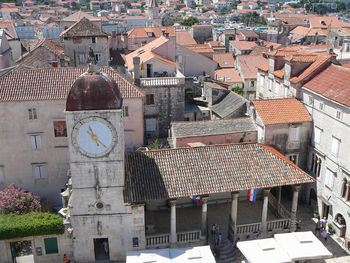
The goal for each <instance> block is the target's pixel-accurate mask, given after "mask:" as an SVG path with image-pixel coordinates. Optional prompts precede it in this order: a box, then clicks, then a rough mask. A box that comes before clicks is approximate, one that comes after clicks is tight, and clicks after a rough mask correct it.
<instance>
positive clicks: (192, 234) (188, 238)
mask: <svg viewBox="0 0 350 263" xmlns="http://www.w3.org/2000/svg"><path fill="white" fill-rule="evenodd" d="M200 235H201V231H200V230H195V231H188V232H180V233H177V242H179V243H189V242H197V241H199V240H200Z"/></svg>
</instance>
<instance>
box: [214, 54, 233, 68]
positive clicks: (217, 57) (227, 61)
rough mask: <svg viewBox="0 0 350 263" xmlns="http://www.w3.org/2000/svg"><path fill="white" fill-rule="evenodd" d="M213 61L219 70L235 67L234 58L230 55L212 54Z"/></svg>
mask: <svg viewBox="0 0 350 263" xmlns="http://www.w3.org/2000/svg"><path fill="white" fill-rule="evenodd" d="M213 60H214V61H215V62H217V63H218V64H219V67H220V68H234V67H235V58H234V57H233V55H232V53H214V54H213Z"/></svg>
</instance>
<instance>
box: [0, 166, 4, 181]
mask: <svg viewBox="0 0 350 263" xmlns="http://www.w3.org/2000/svg"><path fill="white" fill-rule="evenodd" d="M3 181H4V166H3V165H0V182H3Z"/></svg>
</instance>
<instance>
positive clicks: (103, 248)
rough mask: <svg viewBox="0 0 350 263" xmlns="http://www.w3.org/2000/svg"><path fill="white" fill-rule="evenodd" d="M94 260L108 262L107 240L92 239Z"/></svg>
mask: <svg viewBox="0 0 350 263" xmlns="http://www.w3.org/2000/svg"><path fill="white" fill-rule="evenodd" d="M94 249H95V260H109V244H108V238H94Z"/></svg>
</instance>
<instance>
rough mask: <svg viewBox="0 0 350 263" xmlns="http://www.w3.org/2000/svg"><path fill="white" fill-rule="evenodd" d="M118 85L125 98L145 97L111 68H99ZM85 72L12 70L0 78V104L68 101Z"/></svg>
mask: <svg viewBox="0 0 350 263" xmlns="http://www.w3.org/2000/svg"><path fill="white" fill-rule="evenodd" d="M100 71H101V72H104V73H106V74H108V75H109V76H111V77H112V78H113V79H114V80H115V81H116V82H117V84H118V86H119V89H120V92H121V94H122V96H123V97H124V98H131V97H142V96H144V93H143V91H141V90H140V89H139V88H137V87H136V86H134V85H133V84H131V83H129V82H128V81H127V80H126V79H125V78H123V77H122V76H121V75H120V74H119V73H117V72H116V71H114V70H113V69H111V68H108V67H104V68H100ZM84 72H86V68H45V69H34V70H25V69H18V70H12V71H10V72H9V73H7V74H6V75H5V76H3V77H1V78H0V102H5V101H28V100H65V99H66V97H67V95H68V92H69V90H70V88H71V86H72V84H73V83H74V81H75V80H76V79H77V78H78V77H79V76H80V75H81V74H83V73H84Z"/></svg>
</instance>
